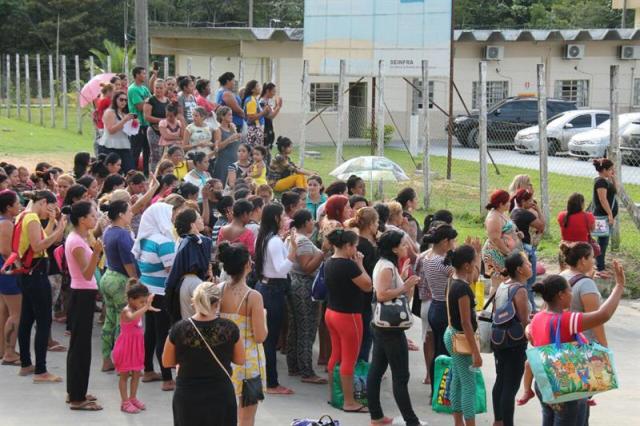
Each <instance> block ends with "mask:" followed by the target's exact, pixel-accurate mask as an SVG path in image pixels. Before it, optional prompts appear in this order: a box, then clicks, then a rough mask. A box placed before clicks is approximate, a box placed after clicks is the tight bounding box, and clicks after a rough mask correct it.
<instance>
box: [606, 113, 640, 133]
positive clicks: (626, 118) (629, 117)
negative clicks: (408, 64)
mask: <svg viewBox="0 0 640 426" xmlns="http://www.w3.org/2000/svg"><path fill="white" fill-rule="evenodd" d="M639 120H640V114H622V115H621V116H620V117H619V118H618V128H621V127H625V126H626V125H627V124H629V123H631V122H632V121H633V122H636V121H639ZM610 127H611V120H607V121H605V122H604V123H602V124H601V125H599V126H598V129H602V130H609V128H610Z"/></svg>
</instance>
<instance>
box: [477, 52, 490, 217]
mask: <svg viewBox="0 0 640 426" xmlns="http://www.w3.org/2000/svg"><path fill="white" fill-rule="evenodd" d="M478 71H479V73H480V93H479V94H478V95H479V99H478V107H479V108H480V112H479V113H478V148H479V152H480V216H484V214H485V212H486V210H485V208H484V206H486V205H487V194H488V193H489V172H488V167H487V63H486V62H485V61H481V62H480V64H479V68H478Z"/></svg>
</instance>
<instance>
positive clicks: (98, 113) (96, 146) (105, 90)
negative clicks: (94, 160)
mask: <svg viewBox="0 0 640 426" xmlns="http://www.w3.org/2000/svg"><path fill="white" fill-rule="evenodd" d="M113 92H114V87H113V84H111V83H103V84H101V87H100V97H99V98H98V99H96V100H95V101H94V105H95V111H94V113H93V124H94V125H95V126H96V137H95V139H94V140H93V155H95V156H96V157H97V156H98V154H99V153H100V143H99V142H100V139H102V135H103V133H104V121H102V118H103V116H104V112H105V111H106V110H107V108H109V107H110V106H111V98H112V96H113Z"/></svg>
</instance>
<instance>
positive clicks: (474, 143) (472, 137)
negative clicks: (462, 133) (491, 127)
mask: <svg viewBox="0 0 640 426" xmlns="http://www.w3.org/2000/svg"><path fill="white" fill-rule="evenodd" d="M466 146H468V147H469V148H478V129H473V130H472V131H470V132H469V136H468V137H467V145H466Z"/></svg>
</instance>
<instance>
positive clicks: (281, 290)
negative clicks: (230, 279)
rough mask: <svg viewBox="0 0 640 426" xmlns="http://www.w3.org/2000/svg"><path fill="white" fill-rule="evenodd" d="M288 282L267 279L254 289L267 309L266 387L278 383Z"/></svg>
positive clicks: (285, 280) (278, 384)
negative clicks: (280, 344)
mask: <svg viewBox="0 0 640 426" xmlns="http://www.w3.org/2000/svg"><path fill="white" fill-rule="evenodd" d="M288 286H289V282H288V280H287V279H269V280H268V283H267V284H265V283H263V282H259V283H258V284H256V290H258V292H260V294H261V295H262V300H263V301H264V308H265V309H266V310H267V329H268V330H269V332H268V334H267V339H266V340H265V341H264V356H265V358H266V364H267V367H266V369H267V387H268V388H276V387H278V386H280V383H278V369H277V362H278V360H277V349H276V346H277V345H278V339H279V338H280V331H281V329H282V321H283V320H284V307H285V304H286V301H285V293H286V290H287V287H288Z"/></svg>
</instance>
